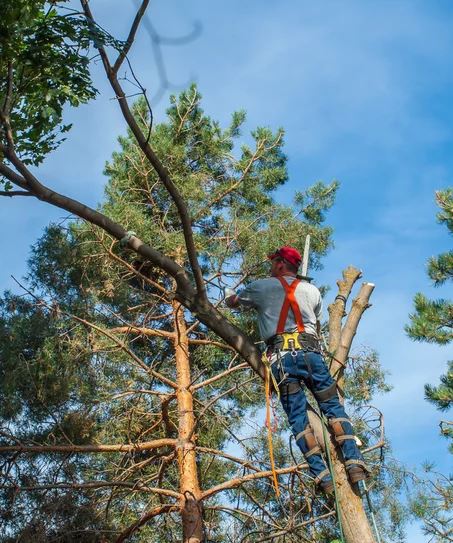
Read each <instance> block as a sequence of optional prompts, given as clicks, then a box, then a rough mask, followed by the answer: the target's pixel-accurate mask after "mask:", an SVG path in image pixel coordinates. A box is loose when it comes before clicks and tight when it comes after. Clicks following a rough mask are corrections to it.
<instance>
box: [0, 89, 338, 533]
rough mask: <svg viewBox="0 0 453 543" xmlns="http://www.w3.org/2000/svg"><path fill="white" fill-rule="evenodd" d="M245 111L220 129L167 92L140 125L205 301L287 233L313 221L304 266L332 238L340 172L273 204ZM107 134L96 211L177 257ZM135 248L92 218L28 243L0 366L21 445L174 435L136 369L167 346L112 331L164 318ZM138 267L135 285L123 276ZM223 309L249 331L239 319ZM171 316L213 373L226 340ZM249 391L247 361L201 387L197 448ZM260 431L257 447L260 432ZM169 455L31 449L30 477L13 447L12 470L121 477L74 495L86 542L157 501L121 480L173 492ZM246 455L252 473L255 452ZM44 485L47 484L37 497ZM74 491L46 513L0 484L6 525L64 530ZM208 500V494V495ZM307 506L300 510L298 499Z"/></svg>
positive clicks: (257, 139)
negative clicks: (186, 216) (152, 116)
mask: <svg viewBox="0 0 453 543" xmlns="http://www.w3.org/2000/svg"><path fill="white" fill-rule="evenodd" d="M134 114H135V116H136V118H137V120H138V121H139V123H140V124H141V126H142V128H143V129H144V130H145V131H147V130H148V123H149V119H148V109H147V107H146V104H145V103H144V101H142V100H139V101H138V102H137V103H136V104H135V106H134ZM244 122H245V114H244V113H243V112H237V113H234V114H233V115H232V119H231V123H230V125H229V126H228V127H226V128H222V127H221V126H220V125H219V123H217V122H216V121H214V120H212V119H211V118H210V117H208V116H207V115H206V114H205V113H204V112H203V110H202V108H201V96H200V94H199V92H198V90H197V89H196V87H195V86H192V87H190V88H189V89H188V90H186V91H185V92H183V93H181V95H180V96H179V97H172V99H171V104H170V107H169V109H168V118H167V121H166V122H165V123H162V124H160V125H157V126H155V127H154V128H153V130H152V132H151V139H150V141H151V144H152V146H153V148H154V149H155V151H156V153H157V154H158V155H159V156H161V157H164V158H165V165H166V167H167V169H168V171H169V173H170V175H171V177H172V179H173V181H174V182H175V183H176V185H177V187H178V189H179V190H180V192H181V194H182V195H183V197H184V198H185V199H186V201H187V204H188V207H189V212H190V214H191V217H192V218H193V230H194V234H195V240H196V245H197V249H198V252H199V255H200V260H201V264H202V267H203V273H204V275H205V277H206V278H207V279H209V280H210V282H209V283H208V285H209V296H210V297H211V299H212V300H213V301H216V300H218V298H219V295H220V293H221V290H220V287H221V286H223V285H224V284H225V277H227V279H226V281H227V283H229V282H230V281H231V282H233V281H236V280H237V279H240V280H242V281H249V280H251V279H253V278H256V277H260V276H263V275H265V274H267V269H263V267H262V266H260V263H261V262H263V261H264V260H265V259H266V255H267V254H268V252H269V251H270V250H271V249H274V248H275V247H277V246H279V245H282V244H285V243H293V244H295V245H296V246H298V247H299V249H302V248H303V244H304V241H305V235H306V234H307V233H311V234H312V241H313V242H312V246H313V253H312V254H313V257H312V264H313V266H316V267H319V266H320V258H321V256H322V255H323V254H325V252H326V251H327V250H328V249H329V247H330V246H331V244H332V242H331V229H330V228H328V227H326V226H324V224H323V221H324V212H325V211H327V209H328V208H329V207H330V206H331V205H332V203H333V195H334V193H335V192H336V190H337V184H333V185H332V186H328V187H326V186H324V185H322V184H320V183H318V184H317V185H316V186H315V188H313V189H308V191H307V192H306V193H304V195H303V197H302V195H298V198H299V199H300V206H298V207H294V208H293V207H291V206H283V205H279V204H277V203H276V202H275V199H274V194H275V191H276V189H278V188H279V187H280V186H281V185H282V184H283V183H284V182H285V181H286V178H287V173H286V157H285V155H284V152H283V133H282V131H281V130H279V131H277V132H275V133H273V132H272V131H271V130H270V129H268V128H257V129H256V130H253V131H252V136H251V140H250V141H251V143H250V145H242V146H241V145H240V132H241V129H242V128H243V125H244ZM119 141H120V151H119V152H116V153H114V155H113V157H112V160H111V161H110V162H109V163H108V164H107V165H106V174H107V175H108V177H109V182H108V184H107V187H106V200H105V202H104V203H103V204H102V206H101V211H102V212H104V213H106V214H107V215H108V216H110V217H111V218H112V219H114V220H116V221H117V222H119V223H121V224H123V225H124V226H125V227H126V228H127V229H130V230H133V231H135V232H137V234H138V235H139V236H140V237H141V238H142V239H144V240H146V241H149V242H150V243H151V244H152V245H153V246H154V247H155V248H156V249H159V250H161V251H162V252H164V253H165V254H167V255H169V256H170V257H173V258H174V259H176V260H177V261H178V262H179V263H180V264H182V265H183V266H186V267H187V268H188V257H187V254H186V250H185V244H184V236H183V233H182V228H181V221H180V218H179V215H178V213H177V210H176V209H175V207H174V205H173V204H172V203H171V201H170V199H169V198H168V195H167V193H166V191H165V189H164V188H163V187H162V185H161V183H160V182H159V180H158V178H157V176H156V173H155V172H154V171H153V170H151V168H150V166H149V164H148V163H147V162H146V160H145V159H144V157H143V155H142V153H141V151H140V149H139V148H138V146H137V145H136V143H135V140H134V139H133V137H131V134H128V135H127V136H123V137H121V138H120V140H119ZM302 198H303V202H302ZM134 259H135V256H134V255H132V254H131V253H129V252H128V251H125V250H123V249H122V248H121V247H119V245H118V244H114V243H112V240H111V239H110V238H108V237H107V236H106V235H105V233H104V232H103V231H102V230H100V229H98V228H94V227H92V226H91V225H87V224H84V223H81V222H75V223H72V224H70V225H69V226H68V227H66V228H63V227H61V226H59V227H57V226H50V227H49V228H48V229H47V230H46V232H45V233H44V235H43V236H42V238H41V239H39V240H38V241H37V243H36V244H35V245H34V247H33V249H32V253H31V256H30V259H29V273H28V277H27V285H28V288H29V289H30V290H31V291H32V292H33V296H34V297H31V298H24V297H23V296H18V295H13V294H7V295H5V296H4V298H3V300H2V302H1V304H2V305H1V308H2V313H1V315H0V316H1V319H0V334H1V338H0V339H1V340H2V341H1V343H0V362H1V363H0V371H1V372H2V374H1V376H2V377H4V379H2V382H1V383H0V392H1V393H2V396H3V397H4V398H5V402H4V407H3V411H2V412H1V413H0V416H1V419H2V422H3V424H7V425H9V427H10V428H11V429H13V428H14V430H15V431H14V434H15V437H17V438H18V439H20V440H21V441H22V442H25V443H29V442H39V443H44V444H52V443H53V444H55V443H77V444H84V443H137V442H141V441H146V440H147V439H158V438H163V437H170V438H173V437H176V438H177V437H178V425H179V414H178V404H177V401H176V397H175V395H174V394H173V390H172V389H171V388H170V387H168V386H167V385H166V384H165V383H164V382H160V381H159V379H157V378H156V377H153V376H152V375H150V374H149V373H148V372H147V371H146V368H151V369H152V370H153V371H155V372H159V374H162V375H164V376H165V377H166V378H167V379H177V378H178V375H177V373H176V367H175V362H174V356H175V352H174V345H173V344H172V342H171V341H169V340H168V339H167V338H166V337H159V335H145V334H140V333H136V332H134V330H133V329H130V330H129V332H128V333H124V332H114V331H113V330H118V328H119V327H124V326H126V327H127V326H130V325H132V326H135V327H140V328H144V329H149V330H154V331H158V332H159V331H161V332H162V333H171V332H173V331H174V330H175V329H176V328H175V321H174V314H173V306H172V291H173V289H174V283H173V281H172V280H171V279H170V278H169V277H167V276H165V275H163V274H162V272H160V271H159V270H155V269H153V268H152V267H151V266H149V263H142V264H140V263H138V264H137V262H136V261H135V260H134ZM137 266H138V267H140V269H141V270H143V272H144V274H145V275H146V276H147V277H148V278H149V281H148V282H147V281H146V280H145V279H144V278H143V276H142V277H137V276H136V274H135V272H134V267H137ZM213 278H214V279H213ZM162 289H163V291H164V292H163V291H162ZM221 310H222V311H224V312H225V313H226V314H228V316H229V318H231V319H233V320H234V321H235V322H237V323H238V324H240V325H241V326H242V327H243V328H244V329H245V330H247V331H249V332H250V333H252V334H253V333H254V323H253V321H252V319H251V316H250V315H247V314H244V315H243V314H232V313H231V312H230V311H229V310H227V309H221ZM184 318H185V321H186V323H187V326H189V327H192V331H191V332H190V335H189V338H190V341H191V344H190V349H189V355H190V372H191V375H192V378H193V379H194V382H195V383H198V382H200V381H203V380H205V379H209V378H212V377H215V376H216V375H218V374H219V373H222V372H223V371H225V369H226V368H228V367H229V365H230V364H231V363H232V353H231V351H229V350H227V349H221V348H219V347H218V346H216V345H213V344H209V342H210V341H213V340H216V339H217V338H215V337H214V336H213V335H212V333H211V332H210V331H209V330H207V329H205V328H204V327H203V326H201V325H200V324H199V323H198V324H197V323H196V321H195V317H194V316H192V315H190V314H188V313H185V315H184ZM115 338H116V339H115ZM197 342H198V343H197ZM137 359H139V360H141V361H142V363H143V365H142V366H140V365H138V364H137V363H136V360H137ZM18 360H20V361H21V363H19V364H18V363H17V361H18ZM158 394H163V396H159V395H158ZM262 402H263V396H262V389H261V386H260V385H259V384H258V383H257V381H256V379H252V375H251V372H250V370H246V371H241V372H234V373H231V374H230V375H227V376H225V377H224V378H223V379H221V380H219V381H218V382H215V383H213V384H212V385H210V386H206V387H202V388H200V389H199V390H197V392H196V394H195V405H194V410H195V413H194V414H195V416H197V417H198V424H197V427H196V443H197V445H198V446H199V447H207V448H210V449H218V450H219V449H220V450H225V449H226V448H228V447H230V446H231V443H232V441H233V440H234V438H233V436H234V435H236V432H239V431H240V430H241V428H242V427H243V424H244V421H245V420H247V419H248V417H251V416H252V415H253V413H254V411H255V410H256V409H257V407H258V406H260V405H262ZM8 436H9V433H7V434H6V435H5V436H4V438H3V442H4V443H5V444H6V443H12V442H13V441H12V438H10V437H8ZM276 440H277V438H276ZM259 443H260V446H263V443H265V439H264V441H263V440H262V441H260V442H259ZM284 450H285V449H284V448H283V447H282V454H281V455H280V456H279V461H280V462H282V463H284V462H286V461H287V457H284V456H283V451H284ZM172 451H173V449H172V448H170V447H168V448H165V447H164V448H163V449H161V450H160V451H159V453H158V454H155V453H154V452H151V451H149V452H148V451H142V452H135V453H131V454H122V453H115V454H110V455H94V456H87V455H84V456H82V455H77V456H74V455H72V456H71V457H70V458H69V459H68V460H67V461H66V462H65V463H64V469H63V470H61V466H60V471H58V466H59V461H60V462H61V457H59V456H58V455H49V454H42V455H39V458H40V462H42V464H43V466H44V467H43V469H42V470H41V471H40V472H39V473H38V475H32V465H33V457H27V456H21V457H20V458H19V459H18V460H17V462H15V463H14V467H13V469H12V472H11V476H12V478H13V479H14V480H15V481H16V482H17V483H18V484H24V482H23V480H22V479H21V474H23V473H26V474H27V476H28V477H32V479H30V482H31V483H30V484H31V486H33V485H37V484H38V485H39V484H42V485H45V484H49V483H52V482H55V480H58V481H60V482H65V483H68V484H70V483H74V482H76V481H77V482H90V481H99V480H100V479H101V480H105V481H111V480H121V481H125V482H127V483H128V484H129V485H131V486H130V487H126V488H122V487H119V488H108V487H107V488H106V489H98V490H97V491H93V492H92V493H91V492H88V493H86V494H84V496H85V498H86V500H87V503H89V504H90V508H91V512H92V522H91V521H87V526H88V527H89V529H88V533H89V534H91V537H92V538H93V541H96V537H97V534H98V533H100V532H102V533H104V535H105V537H110V536H108V535H107V534H108V533H109V532H107V531H106V530H107V527H108V530H111V532H110V533H115V534H117V533H118V532H119V531H120V530H121V529H122V528H124V527H125V526H127V525H130V524H132V523H133V522H135V521H136V520H137V518H139V517H140V516H141V514H142V513H143V510H144V508H145V507H146V508H147V509H148V508H151V507H153V506H157V505H159V503H160V501H159V499H158V497H157V496H155V495H153V494H146V493H143V492H140V491H135V492H134V491H131V487H132V488H133V487H134V485H140V484H142V483H143V482H147V483H148V484H149V485H151V486H153V485H156V486H159V487H160V488H164V489H165V488H166V489H170V490H177V489H178V486H179V473H178V467H177V463H176V462H175V459H174V457H173V456H172ZM34 458H36V457H34ZM59 459H60V460H59ZM259 462H260V465H261V466H262V467H263V469H265V468H266V466H267V465H268V458H267V457H266V454H265V453H264V458H262V459H260V460H259ZM197 463H198V472H199V479H200V484H201V485H202V487H203V488H204V489H206V488H210V487H211V486H214V485H216V484H218V483H219V482H222V481H225V480H228V479H230V478H233V477H235V476H238V475H241V473H242V468H241V467H240V470H239V471H238V469H237V466H236V464H235V463H233V462H229V461H226V460H225V458H222V457H221V456H216V455H212V454H208V453H200V454H199V455H198V457H197ZM258 487H259V488H260V489H261V492H262V496H263V497H264V498H263V499H269V486H268V483H267V482H265V481H262V482H261V483H260V484H258ZM232 495H234V492H232ZM52 496H53V494H49V500H51V497H52ZM78 496H79V493H78V492H77V491H76V490H72V491H71V492H69V493H68V501H65V502H62V503H61V507H60V506H59V504H58V502H52V507H54V509H52V514H51V515H50V517H49V518H50V519H51V520H50V523H49V524H46V522H45V514H44V511H45V508H46V503H47V498H46V496H45V495H43V494H42V493H40V492H34V493H22V494H21V496H20V499H19V498H18V499H16V501H15V502H14V506H13V505H12V503H11V502H10V501H8V499H9V498H8V491H7V490H5V493H4V494H3V495H2V496H1V499H2V500H3V505H4V507H5V510H6V511H9V510H11V507H13V508H14V511H15V514H16V516H15V522H12V520H8V521H5V526H8V529H9V530H10V531H11V532H12V533H14V534H16V536H17V537H19V535H20V534H25V533H29V531H30V530H32V529H34V527H35V526H39V530H42V533H43V534H45V536H46V537H51V536H52V534H63V533H66V531H67V533H74V530H75V529H76V526H79V527H80V526H81V525H82V520H81V519H82V516H79V513H78V511H79V505H78V504H79V502H78ZM106 503H107V504H108V507H107V508H106V505H105V504H106ZM216 503H218V499H216V498H214V499H213V500H212V501H211V502H210V504H212V505H215V504H216ZM207 505H209V504H207ZM49 507H50V505H49ZM304 514H305V515H306V514H308V510H306V511H305V509H304ZM222 519H223V520H222ZM90 522H91V524H90ZM207 522H208V526H215V528H210V531H209V533H210V537H212V540H213V541H214V540H216V541H219V542H220V541H225V537H226V535H225V534H226V533H227V532H225V529H226V528H225V524H224V516H223V514H222V513H221V512H219V511H214V510H211V511H210V512H209V513H207ZM37 523H38V524H37ZM209 523H211V524H209ZM50 525H52V528H51V527H50ZM19 526H20V527H19ZM36 529H37V530H38V528H36ZM27 530H28V532H27ZM39 530H38V531H37V533H41V532H40V531H39ZM52 530H54V531H52ZM180 530H181V527H180V523H179V522H178V521H177V520H175V519H174V518H173V517H169V516H164V517H163V520H162V522H159V523H158V524H157V525H156V526H155V527H154V528H153V529H151V528H148V527H147V528H144V529H143V530H141V531H140V534H139V535H138V534H137V536H136V540H137V541H145V540H146V541H154V542H156V543H157V542H159V541H169V540H178V539H179V538H180ZM332 533H333V532H332ZM169 534H170V535H169ZM43 537H44V536H43ZM55 537H56V538H57V536H55ZM58 537H59V536H58ZM87 537H89V535H88V534H87ZM112 537H113V536H112ZM24 538H25V536H24ZM24 540H26V539H24ZM62 541H65V540H64V539H62Z"/></svg>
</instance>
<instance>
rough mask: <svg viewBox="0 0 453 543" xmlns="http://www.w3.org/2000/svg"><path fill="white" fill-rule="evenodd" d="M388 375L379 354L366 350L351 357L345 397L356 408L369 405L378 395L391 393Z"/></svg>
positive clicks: (346, 373) (346, 375)
mask: <svg viewBox="0 0 453 543" xmlns="http://www.w3.org/2000/svg"><path fill="white" fill-rule="evenodd" d="M387 374H388V372H387V371H384V370H383V369H382V367H381V365H380V362H379V356H378V353H377V352H376V351H374V350H370V349H364V350H362V351H361V352H358V353H355V354H354V355H353V356H350V357H349V363H348V365H347V367H346V372H345V387H344V392H345V396H346V397H347V398H348V401H349V402H350V403H351V404H352V405H354V407H360V406H362V405H365V404H368V403H369V402H370V401H371V399H372V398H373V397H375V396H376V394H385V393H386V392H390V390H392V387H391V386H390V385H388V384H387V382H386V380H385V378H386V375H387Z"/></svg>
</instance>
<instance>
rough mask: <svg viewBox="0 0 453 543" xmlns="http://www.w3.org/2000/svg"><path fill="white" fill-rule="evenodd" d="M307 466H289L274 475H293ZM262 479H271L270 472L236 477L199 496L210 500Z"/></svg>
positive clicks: (278, 470) (276, 471)
mask: <svg viewBox="0 0 453 543" xmlns="http://www.w3.org/2000/svg"><path fill="white" fill-rule="evenodd" d="M307 468H308V464H298V465H296V466H290V467H287V468H280V469H276V470H275V473H277V475H286V474H288V473H294V472H297V471H299V470H302V469H307ZM264 477H272V471H271V470H269V471H260V472H258V473H251V474H249V475H245V476H244V477H236V478H234V479H230V480H229V481H225V482H224V483H221V484H219V485H216V486H213V487H212V488H210V489H208V490H205V491H204V492H203V493H202V494H201V499H202V500H205V499H207V498H210V497H211V496H213V495H214V494H218V493H219V492H222V491H223V490H229V489H230V488H236V487H238V486H241V485H242V484H244V483H246V482H248V481H255V480H256V479H263V478H264Z"/></svg>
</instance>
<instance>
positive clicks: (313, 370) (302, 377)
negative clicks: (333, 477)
mask: <svg viewBox="0 0 453 543" xmlns="http://www.w3.org/2000/svg"><path fill="white" fill-rule="evenodd" d="M272 373H273V375H274V377H275V380H276V381H277V383H278V384H279V385H282V384H284V385H287V384H290V383H293V385H292V387H291V388H289V389H288V390H289V391H291V392H292V393H285V387H280V390H281V391H282V392H281V394H280V400H281V402H282V406H283V409H284V410H285V413H286V415H287V417H288V422H289V424H290V425H291V429H292V431H293V434H294V437H296V443H297V445H298V447H299V448H300V450H301V451H302V453H303V454H304V455H305V454H306V453H307V452H308V451H309V447H308V445H307V442H306V439H305V438H304V437H300V438H299V439H297V436H298V435H299V434H300V433H301V432H303V431H304V430H306V429H307V427H308V426H309V422H308V415H307V399H306V397H305V393H304V390H303V388H302V387H301V388H300V389H298V387H297V385H296V386H295V385H294V384H295V383H300V382H301V381H302V382H303V383H304V384H305V385H306V386H307V387H308V388H309V389H310V390H311V391H312V392H313V393H314V395H315V396H316V393H319V392H321V391H326V390H328V389H329V387H331V386H332V385H333V384H334V380H333V378H332V376H331V375H330V373H329V370H328V369H327V366H326V364H325V362H324V359H323V357H322V356H321V355H320V354H319V353H314V352H311V351H294V352H293V353H292V354H291V352H288V351H285V353H282V356H281V357H280V358H279V359H277V360H275V361H274V362H273V363H272ZM294 390H296V392H294ZM318 404H319V407H320V409H321V411H322V413H324V415H325V416H326V417H327V419H329V420H331V419H336V418H341V419H347V421H342V422H341V426H342V428H343V431H344V434H345V436H349V435H352V434H353V430H352V425H351V423H350V422H349V417H348V416H347V414H346V412H345V410H344V407H343V406H342V405H341V403H340V400H339V398H338V394H337V393H336V391H335V393H334V394H330V397H329V398H328V399H324V400H318ZM340 446H341V450H342V453H343V457H344V460H345V461H347V460H358V461H359V462H360V461H363V459H362V455H361V453H360V451H359V449H358V447H357V443H356V441H355V439H345V440H343V441H340ZM307 462H308V465H309V466H310V471H311V474H312V475H313V476H314V477H318V476H319V474H320V473H322V472H323V471H325V470H326V464H325V462H324V459H323V457H322V455H321V453H319V454H311V455H309V456H308V457H307ZM322 478H324V477H322Z"/></svg>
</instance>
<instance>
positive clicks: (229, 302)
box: [223, 287, 238, 307]
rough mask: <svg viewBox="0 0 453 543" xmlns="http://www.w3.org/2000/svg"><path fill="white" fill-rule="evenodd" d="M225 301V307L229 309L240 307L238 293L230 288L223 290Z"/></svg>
mask: <svg viewBox="0 0 453 543" xmlns="http://www.w3.org/2000/svg"><path fill="white" fill-rule="evenodd" d="M223 296H224V299H223V301H224V302H225V305H226V306H227V307H237V306H238V297H237V295H236V292H235V291H234V290H233V289H231V288H228V287H225V288H224V289H223Z"/></svg>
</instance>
